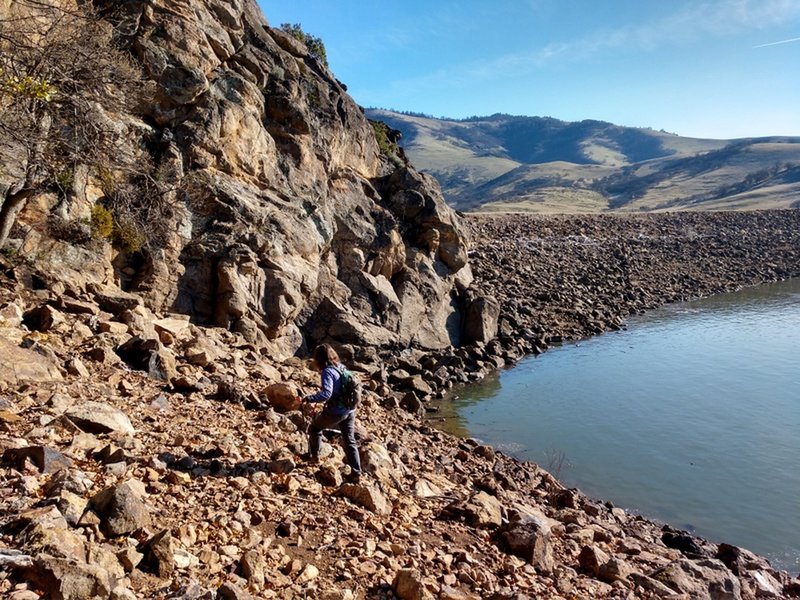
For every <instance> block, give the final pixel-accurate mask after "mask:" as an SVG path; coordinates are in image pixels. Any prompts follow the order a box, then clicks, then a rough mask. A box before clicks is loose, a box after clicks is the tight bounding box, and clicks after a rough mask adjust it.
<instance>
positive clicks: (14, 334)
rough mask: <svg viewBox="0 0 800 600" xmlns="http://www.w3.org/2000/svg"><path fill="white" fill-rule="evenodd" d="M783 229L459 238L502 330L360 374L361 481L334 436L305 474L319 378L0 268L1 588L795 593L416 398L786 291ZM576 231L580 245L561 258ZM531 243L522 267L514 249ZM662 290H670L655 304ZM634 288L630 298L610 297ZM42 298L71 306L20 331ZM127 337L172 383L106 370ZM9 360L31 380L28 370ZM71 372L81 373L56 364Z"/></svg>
mask: <svg viewBox="0 0 800 600" xmlns="http://www.w3.org/2000/svg"><path fill="white" fill-rule="evenodd" d="M797 220H798V216H797V213H788V214H787V213H766V214H759V215H743V216H731V215H702V216H695V215H688V216H687V215H680V216H676V215H665V216H656V215H654V216H648V217H646V218H639V217H631V218H630V219H629V220H625V219H620V220H613V219H609V220H604V219H602V218H592V219H587V218H585V217H561V218H555V217H554V218H550V219H543V218H535V219H521V220H520V219H519V218H516V217H503V218H500V217H495V218H493V219H492V220H488V219H487V220H477V219H476V220H474V221H472V223H471V225H472V227H473V228H475V229H476V230H477V231H481V232H482V236H481V237H480V239H482V240H483V241H482V242H481V243H480V244H476V246H475V247H474V249H473V257H474V260H475V265H476V273H477V275H478V282H479V285H483V286H485V287H484V293H486V297H488V298H492V299H493V300H494V304H493V303H492V302H484V303H482V305H483V306H489V307H490V308H491V310H490V311H488V312H489V314H488V317H487V318H488V319H490V320H493V319H495V318H496V320H497V337H495V338H494V339H492V340H490V341H489V342H488V343H483V342H475V343H471V344H470V345H467V346H464V347H462V348H456V349H451V350H448V351H447V352H444V353H424V352H417V351H409V352H403V353H401V354H400V355H395V356H393V357H391V358H390V359H388V360H385V361H381V360H380V358H376V361H375V362H374V363H371V364H368V365H362V367H364V369H363V370H362V375H363V379H364V381H365V386H366V388H367V392H366V397H365V399H364V402H363V406H362V407H361V409H360V412H359V419H358V424H359V427H358V429H359V431H358V435H359V438H360V447H361V452H362V459H363V461H362V462H363V465H364V469H365V475H364V476H363V477H362V478H361V480H360V481H359V482H358V483H354V482H345V481H346V480H347V479H348V478H347V475H348V472H347V467H345V466H344V465H345V462H346V461H345V460H344V453H343V450H342V448H341V447H340V445H339V443H338V440H337V439H336V436H335V435H333V436H332V437H331V438H330V439H328V440H327V441H326V442H324V443H323V448H322V451H321V456H322V459H321V462H320V463H319V464H315V463H309V462H306V461H305V460H304V458H303V456H304V453H305V452H306V450H307V448H306V436H305V433H304V429H305V426H306V424H307V423H308V420H309V418H310V416H311V415H310V414H308V413H307V412H303V411H300V410H297V406H296V404H295V403H293V402H292V401H291V399H292V397H293V396H294V394H295V393H298V392H300V391H302V390H309V389H312V388H313V387H314V386H315V385H316V384H317V375H316V374H315V373H313V372H312V371H310V370H309V369H308V368H307V367H306V365H305V363H304V362H303V361H301V360H299V359H296V358H293V359H289V360H285V361H273V360H271V359H270V357H269V356H268V355H265V354H263V353H260V352H257V351H256V350H255V349H254V348H253V346H252V345H251V344H248V343H247V342H246V340H245V339H244V338H243V337H242V336H241V335H240V334H236V333H232V332H229V331H226V330H224V329H219V328H204V327H200V326H197V325H195V324H192V323H189V322H188V321H184V320H182V319H180V318H179V317H175V316H170V315H162V314H155V313H152V312H151V311H150V309H148V308H146V307H145V306H144V305H142V304H134V303H129V304H126V306H128V307H130V306H133V307H134V308H133V309H130V308H126V309H125V310H135V311H136V314H137V315H138V316H137V318H136V319H132V318H128V316H126V315H125V311H122V312H119V313H118V314H114V313H111V312H108V311H107V310H105V309H104V308H103V306H106V307H110V305H109V304H106V302H109V300H108V297H106V298H105V299H104V300H103V302H104V305H103V306H101V305H100V303H99V301H98V299H97V297H96V296H95V295H94V294H93V292H92V290H90V289H85V288H69V289H37V290H34V289H31V288H30V287H29V286H26V285H24V282H25V281H29V280H30V279H31V278H30V277H27V276H26V275H25V271H26V269H28V268H29V267H28V266H26V265H25V264H24V263H17V264H12V263H9V262H6V260H5V259H2V258H0V261H2V265H0V266H2V269H0V271H1V272H2V273H3V274H2V276H0V314H2V315H10V317H11V318H7V317H4V320H3V321H2V326H0V339H2V340H3V344H4V345H3V348H4V349H6V348H7V349H8V350H9V352H8V353H6V352H3V353H2V357H3V364H4V368H3V369H0V373H2V377H0V457H2V462H1V463H0V515H2V516H1V517H0V592H2V593H3V594H4V595H6V596H8V597H11V598H33V597H39V596H42V595H44V596H45V597H51V598H63V599H76V600H77V599H78V598H80V599H89V598H102V599H109V598H119V599H127V598H133V597H142V598H185V599H198V598H251V597H252V598H308V597H319V598H331V599H333V598H342V599H345V598H446V599H459V598H468V599H469V598H493V599H496V600H506V599H509V600H510V599H516V600H520V599H523V598H555V599H558V598H564V599H566V598H570V599H572V598H670V599H678V598H685V599H690V598H691V599H694V598H709V599H717V598H733V599H739V598H742V599H748V600H749V599H755V598H768V597H774V598H785V597H795V596H798V595H800V581H798V580H797V579H795V578H793V577H792V576H791V575H790V574H788V573H785V572H781V571H777V570H774V569H773V568H772V567H771V566H770V565H769V563H768V562H767V561H766V560H764V559H762V558H760V557H758V556H756V555H753V554H752V553H750V552H748V551H746V550H744V549H741V548H736V547H733V546H730V545H728V544H717V543H712V542H709V541H706V540H702V539H699V538H695V537H692V536H690V535H689V534H687V533H685V532H680V531H675V530H673V529H671V528H669V527H666V526H663V525H661V524H658V523H654V522H651V521H648V520H646V519H644V518H641V517H638V516H634V515H631V514H628V513H626V512H625V511H623V510H620V509H618V508H615V507H613V506H611V505H610V504H606V503H602V502H599V501H596V500H593V499H591V498H588V497H585V496H584V495H582V494H581V493H579V492H578V491H577V490H571V489H565V488H564V487H563V486H562V485H561V484H560V483H559V482H558V481H557V480H556V479H555V478H554V477H552V476H551V475H550V474H549V473H547V472H546V471H544V470H542V469H541V468H539V467H538V466H537V465H535V464H530V463H523V462H520V461H517V460H515V459H513V458H511V457H508V456H506V455H504V454H502V453H500V452H496V451H494V450H493V449H491V448H489V447H487V446H484V445H481V444H480V443H478V442H476V441H474V440H469V439H465V440H460V439H456V438H453V437H451V436H449V435H446V434H444V433H441V432H438V431H436V430H435V429H432V428H431V427H430V426H428V425H427V424H426V423H425V421H423V420H421V419H420V415H421V414H423V413H424V411H425V407H426V401H427V399H428V398H429V397H430V396H431V395H433V394H437V393H440V392H441V391H442V390H444V389H446V388H447V387H448V386H451V385H452V384H453V382H454V381H467V382H468V381H470V380H472V379H475V378H479V377H480V376H482V374H484V373H487V372H489V371H490V370H493V369H496V368H498V367H500V366H502V365H504V364H506V363H508V362H513V360H515V359H516V358H517V357H519V356H521V355H522V353H523V352H527V351H530V350H531V349H533V348H534V347H538V348H539V349H540V350H541V349H544V347H546V346H547V344H549V343H553V342H554V341H556V340H558V339H567V338H569V337H574V336H579V335H581V336H582V335H587V334H591V333H593V332H594V331H595V330H596V329H598V328H600V326H601V324H602V326H603V327H608V326H611V325H615V324H616V323H617V319H619V326H622V325H623V321H622V319H623V318H624V315H626V314H628V313H630V312H631V311H635V310H643V309H646V308H648V307H650V306H654V305H656V304H658V303H661V302H666V301H669V300H674V299H677V298H679V297H680V298H683V297H690V296H696V295H703V294H706V293H711V292H714V291H720V290H722V289H732V288H735V287H738V286H741V285H744V284H749V283H757V282H759V281H766V280H769V279H770V278H779V277H784V276H790V275H795V274H797V267H798V248H800V245H798V243H797V239H796V237H795V236H796V235H798V234H797V233H796V232H797V231H800V228H799V227H797V225H798V224H800V223H797V222H796V221H797ZM715 223H716V224H717V226H718V229H714V224H715ZM778 224H780V227H778ZM689 225H691V229H692V233H691V235H689V234H687V233H686V231H687V230H686V227H689ZM568 231H582V232H583V233H581V236H585V237H581V238H580V239H579V240H578V241H577V242H576V241H575V238H573V237H570V236H571V235H572V234H567V232H568ZM734 231H738V232H739V233H738V234H737V235H738V236H739V238H737V239H741V240H745V241H741V242H739V243H738V245H736V246H735V251H732V250H724V248H723V245H722V242H715V241H714V240H721V239H726V238H727V239H729V240H730V238H732V237H733V232H734ZM515 232H516V233H515ZM655 232H661V234H660V237H659V236H657V235H655ZM713 232H716V233H713ZM590 234H591V235H590ZM679 234H680V235H679ZM723 234H724V235H723ZM512 236H513V239H512ZM526 236H531V237H530V240H536V241H535V242H531V243H530V248H531V252H533V251H534V250H535V251H536V253H537V256H538V259H537V260H533V259H532V258H531V256H526V255H524V254H523V253H521V252H511V249H512V248H514V247H516V246H512V244H515V245H519V244H523V245H524V244H525V243H527V242H526V241H525V240H526V239H527V238H526ZM533 236H538V237H533ZM565 236H566V237H567V238H568V240H569V243H568V242H567V241H565V239H564V237H565ZM669 236H673V237H674V236H679V238H680V243H678V241H675V242H674V244H672V245H670V244H669V243H666V242H665V240H667V239H671V238H669ZM651 238H652V239H651ZM530 240H528V241H530ZM643 240H645V241H643ZM647 240H651V241H647ZM698 240H700V241H698ZM693 244H694V245H693ZM525 247H528V246H525ZM589 248H590V249H591V250H589ZM622 248H624V249H625V258H624V260H625V261H626V263H625V264H627V265H628V267H627V271H626V270H625V269H622V267H621V266H620V263H619V262H614V261H613V260H612V259H611V258H610V257H613V256H617V259H616V260H617V261H622V260H623V259H622V257H621V256H618V255H619V254H620V252H622V250H621V249H622ZM659 248H661V250H659ZM663 248H667V249H666V250H664V249H663ZM634 250H635V251H634ZM645 250H646V252H645ZM501 252H505V253H506V256H507V257H510V258H505V259H503V258H502V254H501ZM587 252H591V253H592V256H595V258H594V259H592V260H590V258H589V256H588V255H587ZM654 253H657V255H656V259H655V260H650V259H646V257H648V256H649V255H652V254H654ZM740 254H741V256H740ZM748 255H749V256H750V258H749V259H747V258H746V256H748ZM742 257H745V258H742ZM752 259H756V260H757V263H756V264H751V263H750V262H749V260H752ZM709 260H710V261H712V263H713V265H714V268H713V269H712V268H711V267H710V266H709V263H708V262H706V261H709ZM524 269H528V270H527V271H524ZM517 272H519V273H520V274H517ZM613 273H618V278H617V279H614V277H612V274H613ZM620 278H621V279H620ZM664 281H668V282H677V283H672V284H670V285H667V286H666V288H664V289H665V291H664V290H662V291H661V292H659V291H658V290H659V289H660V288H659V287H658V283H659V282H664ZM633 282H636V286H635V287H633V288H631V289H633V290H635V293H633V294H632V295H631V294H625V293H622V292H621V291H620V290H622V289H625V288H624V285H633ZM620 286H621V287H620ZM618 288H619V289H618ZM43 306H61V307H67V306H71V307H77V308H79V310H76V309H70V310H66V309H65V310H62V311H61V314H60V317H59V318H57V319H53V320H50V319H44V320H42V319H30V320H28V321H25V318H24V315H25V314H26V313H30V314H44V313H42V312H41V311H38V312H36V310H37V309H39V308H41V307H43ZM580 306H584V307H586V308H585V309H581V310H579V309H578V308H576V307H580ZM498 307H499V310H497V308H498ZM117 308H121V307H120V306H118V307H117ZM31 311H34V312H31ZM478 313H479V314H483V313H482V312H481V311H478ZM20 315H22V316H20ZM494 315H496V317H495V316H494ZM598 315H600V316H598ZM36 327H40V328H41V329H43V330H44V331H42V330H39V329H36ZM492 327H493V326H492V325H491V323H490V324H489V325H488V326H487V327H485V328H484V327H481V328H478V329H477V331H488V330H490V329H492ZM520 331H522V332H525V331H530V332H531V333H530V335H528V334H524V335H519V332H520ZM167 333H168V335H167ZM132 339H140V340H144V341H146V342H148V344H147V345H146V346H145V347H146V348H147V349H148V350H147V351H148V352H151V353H152V354H150V357H151V358H152V357H154V356H161V357H162V359H164V362H165V363H166V362H168V363H169V364H170V365H171V367H170V373H171V375H169V376H167V377H165V376H164V373H163V371H154V370H153V369H151V368H150V360H149V359H148V361H146V362H147V364H145V362H143V361H141V360H140V358H139V357H137V356H136V355H135V354H125V353H124V352H122V353H119V350H120V348H122V347H123V346H125V345H126V344H127V343H128V342H129V341H130V340H132ZM23 350H24V351H25V352H27V353H29V354H26V355H25V356H26V357H27V358H26V360H27V361H28V362H27V364H26V365H25V366H26V368H17V362H16V361H17V360H18V357H19V356H20V354H19V351H23ZM76 358H80V360H81V363H82V364H83V367H84V369H85V372H84V370H82V369H75V368H70V365H73V366H74V362H73V361H74V360H75V359H76ZM162 359H159V360H162ZM153 360H156V359H153ZM9 361H14V362H13V363H9ZM126 361H127V362H126Z"/></svg>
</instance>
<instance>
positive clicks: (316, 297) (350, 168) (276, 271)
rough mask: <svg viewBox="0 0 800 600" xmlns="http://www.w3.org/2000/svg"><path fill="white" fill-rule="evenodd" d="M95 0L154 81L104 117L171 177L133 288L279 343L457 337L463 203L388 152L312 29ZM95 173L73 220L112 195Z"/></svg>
mask: <svg viewBox="0 0 800 600" xmlns="http://www.w3.org/2000/svg"><path fill="white" fill-rule="evenodd" d="M120 6H121V8H120ZM98 8H99V9H100V10H101V11H103V10H107V11H109V12H108V14H109V19H111V20H113V21H115V24H116V25H117V27H116V31H117V32H118V34H117V35H118V36H119V42H120V43H121V44H122V45H123V46H124V47H127V48H129V49H130V50H131V51H132V53H133V54H134V55H135V56H136V57H137V59H138V61H139V62H140V63H141V65H142V67H143V69H144V71H145V75H146V78H147V79H148V80H150V81H151V82H152V83H153V85H154V88H155V90H156V91H155V93H154V94H153V97H152V100H151V101H150V102H148V104H147V106H145V107H144V108H143V110H142V114H143V116H142V115H139V116H138V117H134V116H132V115H129V114H116V115H108V116H109V118H111V119H112V120H114V121H115V123H117V124H118V126H119V128H122V129H124V130H125V136H126V141H127V143H128V144H130V145H131V147H133V148H138V149H142V150H139V151H141V152H142V153H143V157H144V158H145V159H146V160H148V161H152V163H153V164H154V165H155V166H156V169H157V171H158V172H159V173H161V177H165V178H167V179H168V180H169V182H170V186H169V188H170V190H169V191H168V192H167V193H166V194H165V195H164V197H163V198H162V201H163V202H164V203H166V205H167V206H168V207H169V210H168V211H165V214H166V217H165V219H166V221H167V223H166V225H167V226H166V228H165V229H166V232H167V235H166V243H165V244H164V245H163V249H160V250H158V251H150V252H145V253H144V254H137V253H134V254H129V255H125V254H122V255H120V256H118V257H116V259H115V260H114V267H115V273H116V275H115V276H116V277H117V278H118V280H119V282H120V284H121V285H122V286H123V287H124V288H125V289H128V290H130V291H135V292H139V293H141V294H143V295H144V297H145V298H146V299H147V302H148V304H149V305H150V308H152V309H153V310H155V311H159V312H180V313H185V314H189V315H191V316H192V318H193V320H195V321H196V322H198V323H201V324H211V325H217V326H222V327H225V328H228V329H230V330H233V331H237V332H239V333H241V334H242V335H243V336H244V337H245V338H246V339H247V340H248V341H249V342H250V343H252V344H254V345H256V346H258V347H261V348H267V349H270V350H271V351H272V353H273V354H274V355H276V356H286V355H290V354H292V353H294V352H295V351H296V350H297V349H298V348H300V347H301V346H302V344H303V343H304V334H305V342H307V343H308V344H314V343H317V342H320V341H323V340H330V341H334V342H337V343H339V344H343V345H345V346H346V345H348V344H354V345H355V344H358V345H359V346H369V347H376V346H384V347H385V346H391V345H398V344H399V345H404V346H405V345H409V344H412V343H413V344H416V345H418V346H421V347H423V348H429V349H433V348H441V347H445V346H447V345H449V344H451V343H452V342H453V341H455V340H456V337H457V336H458V326H457V325H456V326H453V327H449V331H448V323H457V322H458V320H459V315H458V308H457V306H458V301H457V296H458V292H457V288H458V289H460V290H461V291H463V290H464V289H465V288H466V286H468V285H469V282H470V280H471V274H470V271H469V267H468V266H467V257H466V243H465V238H464V234H463V232H462V229H461V226H460V224H459V222H458V220H457V218H456V217H455V215H454V213H453V211H452V210H451V209H450V208H448V207H447V206H446V204H445V203H444V201H443V199H442V196H441V193H440V191H439V188H438V185H437V184H436V183H435V182H434V181H433V179H431V178H428V177H426V176H423V175H421V174H419V173H417V172H416V171H414V169H413V168H411V167H410V166H408V165H407V163H406V162H405V160H404V159H403V158H402V157H400V156H397V155H387V154H390V152H389V153H387V152H386V151H384V154H382V153H381V150H380V148H379V145H378V142H377V141H376V132H375V130H374V129H373V126H372V125H371V124H370V122H369V121H367V119H366V118H365V116H364V114H363V111H362V110H361V108H360V107H359V106H357V105H356V104H355V102H354V101H353V100H352V98H350V97H349V96H348V95H347V93H346V91H345V89H344V87H343V85H342V84H341V83H339V82H338V81H337V80H336V79H335V78H334V77H333V75H332V74H331V73H330V71H329V70H328V69H327V68H326V67H325V66H324V65H322V64H320V62H318V60H316V59H315V58H314V57H313V56H312V55H310V54H309V52H308V50H307V48H306V47H305V46H304V45H303V44H302V43H300V42H298V41H297V40H295V39H294V38H292V37H291V36H289V35H287V34H285V33H284V32H282V31H279V30H275V29H272V28H270V27H269V25H268V24H267V21H266V20H265V19H264V17H263V16H262V15H261V13H260V10H259V9H258V7H257V5H256V3H255V2H254V1H251V0H233V1H230V2H220V1H213V0H208V1H203V2H183V1H179V0H152V1H129V2H125V3H115V2H110V3H106V4H105V6H103V5H101V6H99V7H98ZM82 183H83V185H82V186H79V187H80V190H81V192H80V193H78V194H76V197H75V198H74V199H73V200H74V201H73V202H72V203H71V204H70V206H69V207H68V209H67V211H66V212H67V215H68V216H69V217H70V218H79V217H81V216H83V217H85V216H86V214H87V213H88V210H89V208H90V207H91V205H92V204H93V203H94V202H95V201H96V200H97V199H98V197H100V196H101V192H99V190H98V186H93V185H92V181H91V176H89V177H87V178H86V179H85V180H84V181H83V182H82ZM93 190H96V191H95V192H94V195H93ZM30 212H31V211H30V210H28V213H30ZM34 216H35V215H34ZM24 218H25V214H23V216H22V219H23V220H24ZM28 218H31V216H30V214H29V215H28ZM98 272H100V273H102V272H104V271H103V269H98ZM106 272H107V270H106ZM367 354H369V353H367Z"/></svg>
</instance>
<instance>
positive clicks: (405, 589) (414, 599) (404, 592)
mask: <svg viewBox="0 0 800 600" xmlns="http://www.w3.org/2000/svg"><path fill="white" fill-rule="evenodd" d="M392 591H394V593H395V594H397V597H398V598H400V600H433V595H432V594H431V593H430V592H429V591H428V590H426V589H425V585H424V584H423V583H422V576H421V575H420V573H419V571H417V570H416V569H400V570H399V571H398V572H397V574H396V575H395V576H394V580H393V581H392Z"/></svg>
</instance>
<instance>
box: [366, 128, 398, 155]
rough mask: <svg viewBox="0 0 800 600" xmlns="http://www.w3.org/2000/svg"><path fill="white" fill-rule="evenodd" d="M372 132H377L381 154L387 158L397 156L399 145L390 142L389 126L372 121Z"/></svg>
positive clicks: (376, 139) (376, 137)
mask: <svg viewBox="0 0 800 600" xmlns="http://www.w3.org/2000/svg"><path fill="white" fill-rule="evenodd" d="M370 125H372V130H373V131H374V132H375V141H376V142H378V148H380V150H381V154H383V155H384V156H386V157H389V158H391V157H393V156H396V155H397V144H395V143H394V142H392V141H391V140H389V126H388V125H387V124H386V123H383V122H382V121H372V120H370Z"/></svg>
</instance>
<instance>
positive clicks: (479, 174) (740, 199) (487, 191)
mask: <svg viewBox="0 0 800 600" xmlns="http://www.w3.org/2000/svg"><path fill="white" fill-rule="evenodd" d="M367 113H368V116H369V117H370V118H372V119H380V120H383V121H385V122H386V123H387V124H389V125H390V126H391V127H393V128H395V129H398V130H399V131H401V133H402V134H403V139H402V145H403V146H404V147H405V149H406V152H407V153H408V155H409V157H410V158H411V160H412V162H413V163H414V164H415V165H416V166H417V167H418V168H421V169H423V170H426V171H428V172H430V173H431V174H433V175H434V176H435V177H436V178H437V179H438V180H439V182H440V184H441V185H442V189H443V191H444V193H445V197H446V198H447V199H448V201H449V202H450V203H451V204H453V205H455V206H457V207H458V208H460V209H462V210H481V211H525V212H598V211H607V210H613V211H656V210H722V209H737V210H746V209H755V208H787V207H795V206H798V205H800V138H760V139H745V140H707V139H696V138H685V137H680V136H677V135H673V134H669V133H666V132H663V131H654V130H651V129H637V128H630V127H620V126H617V125H613V124H611V123H605V122H602V121H581V122H579V123H568V122H564V121H559V120H557V119H552V118H547V117H544V118H542V117H516V116H511V115H492V116H490V117H480V118H479V117H475V118H471V119H466V120H461V121H457V120H447V119H434V118H431V117H426V116H420V115H405V114H400V113H396V112H392V111H386V110H377V109H369V110H368V111H367Z"/></svg>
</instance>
